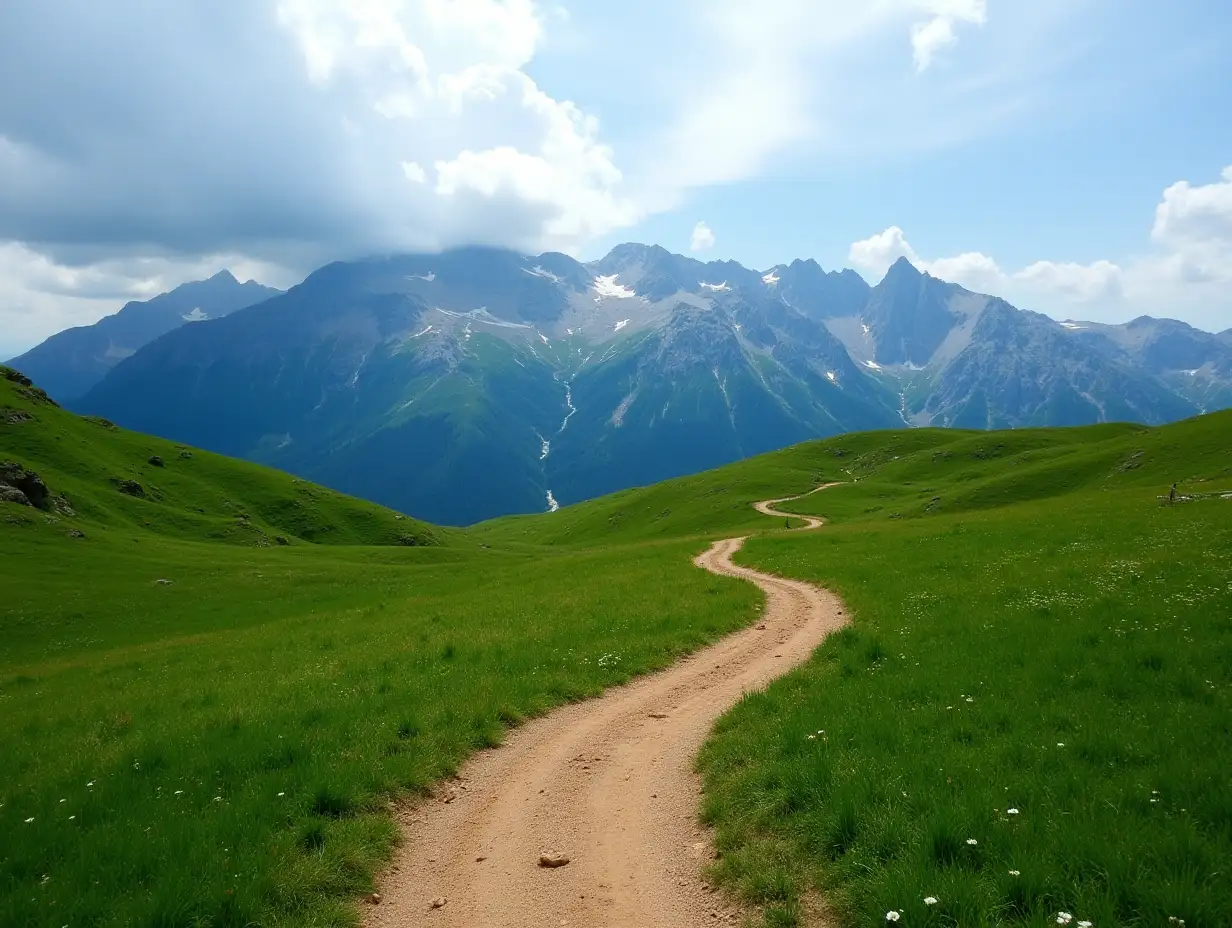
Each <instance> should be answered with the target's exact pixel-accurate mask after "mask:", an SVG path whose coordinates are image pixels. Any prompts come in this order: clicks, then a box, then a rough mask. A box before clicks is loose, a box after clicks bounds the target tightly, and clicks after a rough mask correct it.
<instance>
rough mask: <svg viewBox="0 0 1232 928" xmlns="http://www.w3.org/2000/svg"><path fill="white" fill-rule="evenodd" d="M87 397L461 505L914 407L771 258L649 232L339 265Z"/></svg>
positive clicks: (664, 469) (427, 512) (890, 416)
mask: <svg viewBox="0 0 1232 928" xmlns="http://www.w3.org/2000/svg"><path fill="white" fill-rule="evenodd" d="M603 271H609V272H610V273H606V274H605V273H602V272H603ZM731 281H736V283H737V284H738V285H739V286H736V285H733V283H731ZM750 283H751V286H750ZM657 292H666V293H669V294H670V296H669V298H667V299H663V300H656V299H654V298H653V295H654V294H655V293H657ZM155 385H157V387H155ZM81 405H82V407H83V408H84V409H86V410H88V411H91V412H96V413H98V414H100V415H106V416H109V417H111V418H114V419H116V420H117V421H120V422H122V423H124V424H125V425H127V426H130V427H132V428H136V429H139V430H142V431H148V432H152V433H155V434H160V435H166V436H169V437H173V438H176V439H178V440H181V441H185V442H191V443H194V444H197V445H201V446H205V447H209V448H213V449H216V450H218V451H220V452H222V453H225V454H230V455H236V456H241V457H246V458H249V459H251V460H256V461H260V462H262V463H266V464H270V465H273V466H277V467H280V468H283V469H287V470H290V471H292V472H294V473H297V474H300V475H302V476H305V477H307V478H309V479H313V480H318V481H321V482H324V483H327V484H328V485H330V486H334V487H337V488H339V489H342V490H344V491H347V492H354V493H360V494H362V495H364V496H366V497H368V498H370V499H374V500H376V501H379V502H381V503H384V504H386V505H390V506H393V507H395V508H398V509H402V510H405V511H408V512H413V513H414V514H416V515H417V516H420V517H423V518H427V519H430V520H431V521H434V522H440V523H447V524H466V523H469V522H473V521H478V520H481V519H485V518H490V517H493V516H497V515H502V514H506V513H513V512H525V511H533V510H535V509H546V508H551V507H552V506H555V505H557V504H558V503H570V502H576V501H577V500H580V499H584V498H587V497H590V496H594V495H597V494H600V493H604V492H609V491H611V490H617V489H621V488H623V487H626V486H629V485H630V484H631V483H649V482H654V481H657V480H660V479H663V478H665V477H672V476H678V475H680V474H683V473H688V472H690V471H694V470H698V469H702V468H706V467H712V466H715V465H717V464H721V463H724V462H727V461H732V460H736V459H737V458H740V457H743V456H747V455H749V454H756V453H759V452H761V451H766V450H770V449H772V448H777V447H782V446H783V445H786V444H791V443H793V442H796V441H800V440H803V439H805V438H809V437H813V436H817V435H828V434H834V433H836V432H839V431H845V430H848V429H852V428H864V427H879V426H888V425H892V424H895V423H896V422H897V421H899V420H898V418H897V414H896V411H895V404H894V401H893V397H892V395H891V394H889V393H888V392H887V391H885V390H884V389H883V388H882V387H881V386H880V385H878V384H877V383H875V382H874V381H872V380H870V379H869V378H868V377H866V376H865V375H863V374H862V373H861V372H860V371H859V369H858V368H856V367H855V366H854V365H853V364H852V363H851V361H850V358H848V357H847V355H846V353H845V352H844V350H843V348H842V345H841V344H840V343H839V342H838V341H837V340H836V339H835V338H834V337H833V336H832V335H831V334H830V333H829V331H828V330H827V329H826V328H825V327H824V325H822V324H821V323H819V322H817V321H814V320H811V319H809V318H808V317H806V316H804V315H803V314H801V313H799V312H797V311H796V310H794V309H792V308H791V307H789V306H788V305H786V304H785V303H784V302H783V301H782V300H781V299H779V298H778V297H777V296H775V295H774V294H773V293H771V292H770V291H769V290H768V288H767V285H766V284H765V283H764V282H763V281H762V279H761V275H759V274H756V273H755V272H751V271H745V270H743V269H740V268H739V266H732V265H730V264H729V263H721V262H716V263H714V264H712V265H703V264H701V263H700V262H694V261H692V260H691V259H687V258H676V257H675V256H671V255H668V253H667V252H664V251H663V250H662V249H657V250H656V249H650V248H645V247H643V246H622V248H621V249H617V250H616V251H615V252H614V253H613V255H611V256H609V259H605V261H604V262H599V263H597V264H596V265H589V266H587V265H581V264H579V263H578V262H576V261H574V260H573V259H571V258H569V257H567V256H565V255H554V254H549V255H540V256H537V257H525V256H521V255H516V254H514V253H512V252H505V251H500V250H495V249H460V250H457V251H453V252H446V253H444V254H440V255H408V256H395V257H387V258H379V259H372V260H369V261H360V262H350V263H338V264H333V265H329V266H327V267H325V268H322V269H321V270H319V271H317V272H316V273H314V274H312V275H311V276H310V277H309V278H308V279H307V280H305V281H304V283H302V284H301V285H299V286H297V287H295V288H293V289H292V290H290V291H289V292H288V293H286V294H284V295H281V296H278V297H276V298H274V299H271V300H267V301H265V302H263V303H261V304H259V305H257V306H254V307H250V308H249V309H246V310H244V311H242V312H238V313H235V314H233V315H231V316H228V317H226V318H224V319H218V320H213V321H210V322H203V323H200V324H198V325H196V326H192V327H187V328H183V329H180V330H177V331H174V332H171V333H168V334H167V335H166V336H164V337H163V338H161V339H159V340H157V341H156V342H154V343H152V344H151V345H149V346H148V347H147V348H146V349H145V350H143V351H141V352H139V353H138V354H137V355H135V356H134V357H132V358H130V359H128V360H127V361H125V362H124V363H122V364H120V365H118V366H117V368H116V369H115V370H114V371H113V372H112V373H111V375H110V376H109V377H107V378H106V379H105V380H104V381H103V382H102V383H101V384H99V385H98V386H97V387H96V388H95V389H94V390H93V391H91V393H90V394H89V395H88V396H86V397H85V398H83V400H82V401H81Z"/></svg>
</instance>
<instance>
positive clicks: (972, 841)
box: [967, 838, 980, 845]
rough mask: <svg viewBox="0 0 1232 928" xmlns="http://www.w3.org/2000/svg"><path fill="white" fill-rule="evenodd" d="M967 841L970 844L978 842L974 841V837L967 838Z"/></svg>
mask: <svg viewBox="0 0 1232 928" xmlns="http://www.w3.org/2000/svg"><path fill="white" fill-rule="evenodd" d="M967 843H968V844H970V845H976V844H979V843H980V842H978V841H976V840H975V838H968V839H967Z"/></svg>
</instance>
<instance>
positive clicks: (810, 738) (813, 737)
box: [808, 735, 817, 741]
mask: <svg viewBox="0 0 1232 928" xmlns="http://www.w3.org/2000/svg"><path fill="white" fill-rule="evenodd" d="M808 740H809V741H816V740H817V736H816V735H809V736H808Z"/></svg>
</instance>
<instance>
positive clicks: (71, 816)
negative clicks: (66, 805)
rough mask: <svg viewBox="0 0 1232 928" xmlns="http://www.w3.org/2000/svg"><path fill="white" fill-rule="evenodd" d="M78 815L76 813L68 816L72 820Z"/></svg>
mask: <svg viewBox="0 0 1232 928" xmlns="http://www.w3.org/2000/svg"><path fill="white" fill-rule="evenodd" d="M76 817H77V816H75V815H70V816H69V817H68V820H69V821H70V822H71V821H72V820H73V819H75V818H76Z"/></svg>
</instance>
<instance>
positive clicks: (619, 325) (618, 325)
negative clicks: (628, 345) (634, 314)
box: [612, 319, 633, 332]
mask: <svg viewBox="0 0 1232 928" xmlns="http://www.w3.org/2000/svg"><path fill="white" fill-rule="evenodd" d="M632 321H633V320H632V319H621V320H620V321H619V322H618V323H616V326H615V328H613V329H612V331H613V332H619V331H620V330H621V329H623V328H624V327H625V326H627V325H628V324H629V323H630V322H632Z"/></svg>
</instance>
